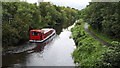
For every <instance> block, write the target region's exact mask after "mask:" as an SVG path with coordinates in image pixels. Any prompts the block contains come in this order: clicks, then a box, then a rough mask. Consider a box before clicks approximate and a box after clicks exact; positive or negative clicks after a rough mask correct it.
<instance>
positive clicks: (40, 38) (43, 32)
mask: <svg viewBox="0 0 120 68" xmlns="http://www.w3.org/2000/svg"><path fill="white" fill-rule="evenodd" d="M55 34H56V31H55V30H54V29H52V28H44V29H34V30H30V37H29V42H44V41H45V40H47V39H48V38H50V37H51V36H53V35H55Z"/></svg>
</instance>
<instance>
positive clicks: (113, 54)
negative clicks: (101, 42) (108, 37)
mask: <svg viewBox="0 0 120 68" xmlns="http://www.w3.org/2000/svg"><path fill="white" fill-rule="evenodd" d="M112 45H114V47H109V50H108V51H106V52H105V53H104V54H103V55H102V56H101V61H100V62H99V63H98V66H99V67H109V68H114V67H117V68H119V67H120V58H119V57H120V43H119V42H116V41H113V42H112Z"/></svg>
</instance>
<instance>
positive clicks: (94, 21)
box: [79, 2, 120, 41]
mask: <svg viewBox="0 0 120 68" xmlns="http://www.w3.org/2000/svg"><path fill="white" fill-rule="evenodd" d="M119 10H120V2H91V3H90V5H88V6H87V7H86V8H85V9H83V10H81V11H80V13H79V15H80V17H82V18H84V20H85V21H86V22H88V23H89V24H90V26H91V27H92V28H93V29H95V30H97V31H99V32H101V33H104V34H106V35H107V36H108V37H112V38H114V39H116V40H117V41H120V23H119V21H120V19H119V18H120V13H119Z"/></svg>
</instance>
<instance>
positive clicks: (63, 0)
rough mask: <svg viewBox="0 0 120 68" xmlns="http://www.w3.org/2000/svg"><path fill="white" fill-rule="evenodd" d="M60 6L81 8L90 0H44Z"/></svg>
mask: <svg viewBox="0 0 120 68" xmlns="http://www.w3.org/2000/svg"><path fill="white" fill-rule="evenodd" d="M44 1H45V2H52V3H53V4H56V5H60V6H69V7H72V8H76V9H83V8H85V7H86V5H88V4H89V2H91V0H44Z"/></svg>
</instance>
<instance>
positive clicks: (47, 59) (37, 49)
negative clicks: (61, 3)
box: [3, 26, 75, 67]
mask: <svg viewBox="0 0 120 68" xmlns="http://www.w3.org/2000/svg"><path fill="white" fill-rule="evenodd" d="M72 27H73V26H70V27H68V28H67V29H62V32H61V33H60V34H59V35H56V36H55V37H54V38H52V39H50V40H49V41H47V42H45V43H43V44H35V43H25V44H24V45H21V46H20V47H19V48H16V49H15V50H14V49H13V50H10V51H9V52H8V53H7V52H6V54H5V55H3V66H11V67H16V66H75V64H74V60H73V58H72V53H73V51H74V49H75V43H74V40H73V39H72V38H70V36H71V35H72V34H71V32H70V29H71V28H72ZM21 49H22V51H21Z"/></svg>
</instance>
